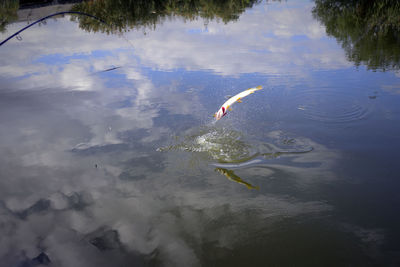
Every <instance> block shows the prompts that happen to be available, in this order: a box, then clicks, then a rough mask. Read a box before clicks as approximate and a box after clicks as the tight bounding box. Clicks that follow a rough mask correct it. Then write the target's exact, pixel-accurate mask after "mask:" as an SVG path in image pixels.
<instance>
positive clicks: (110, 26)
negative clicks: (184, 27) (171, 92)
mask: <svg viewBox="0 0 400 267" xmlns="http://www.w3.org/2000/svg"><path fill="white" fill-rule="evenodd" d="M257 2H259V1H257V0H223V1H218V0H208V1H204V0H203V1H202V0H182V1H173V0H167V1H162V0H97V1H88V2H82V3H79V4H76V5H75V6H74V7H73V9H72V11H79V12H84V13H87V14H91V15H93V16H96V17H98V18H101V19H102V20H103V21H104V22H105V23H102V22H100V21H96V20H93V19H91V18H86V17H82V16H75V17H74V20H77V21H78V22H79V26H80V27H81V28H82V29H84V30H87V31H93V32H97V31H101V32H107V33H118V32H124V31H127V30H130V29H138V28H153V29H154V28H155V27H156V25H157V24H159V23H162V22H163V21H164V20H165V19H168V18H171V17H172V16H180V17H183V18H184V19H187V20H194V19H196V18H198V17H201V18H204V19H207V20H212V19H220V20H222V21H223V22H224V23H227V22H229V21H235V20H237V19H238V18H239V15H240V14H241V13H242V12H244V10H245V9H246V8H250V7H252V6H253V5H254V4H255V3H257Z"/></svg>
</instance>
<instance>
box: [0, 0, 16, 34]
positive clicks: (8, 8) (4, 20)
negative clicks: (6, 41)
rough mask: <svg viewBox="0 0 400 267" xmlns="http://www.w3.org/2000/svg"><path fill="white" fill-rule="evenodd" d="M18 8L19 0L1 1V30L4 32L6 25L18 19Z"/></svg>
mask: <svg viewBox="0 0 400 267" xmlns="http://www.w3.org/2000/svg"><path fill="white" fill-rule="evenodd" d="M18 8H19V3H18V1H17V0H2V1H0V32H4V31H5V29H6V25H7V24H8V23H10V22H12V21H14V20H16V19H17V11H18Z"/></svg>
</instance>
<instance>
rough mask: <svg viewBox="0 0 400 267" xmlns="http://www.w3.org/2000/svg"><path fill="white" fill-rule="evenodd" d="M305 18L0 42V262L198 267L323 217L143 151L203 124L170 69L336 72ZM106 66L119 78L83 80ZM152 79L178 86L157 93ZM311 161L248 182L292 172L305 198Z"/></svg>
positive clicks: (275, 12) (271, 15)
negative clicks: (289, 223)
mask: <svg viewBox="0 0 400 267" xmlns="http://www.w3.org/2000/svg"><path fill="white" fill-rule="evenodd" d="M281 5H284V6H285V8H283V9H282V8H281V7H282V6H281ZM310 10H311V4H310V5H308V6H307V8H306V12H304V8H303V6H297V4H291V3H283V4H271V5H264V4H261V5H259V6H257V7H256V8H255V9H252V10H251V11H248V12H246V13H244V14H243V15H242V16H241V17H240V20H239V21H238V22H237V23H229V24H227V25H223V24H219V23H217V22H214V21H210V22H209V23H208V25H207V30H204V31H203V30H201V31H193V29H205V26H204V21H201V20H200V21H190V22H186V23H183V22H182V21H181V20H179V19H174V20H171V21H165V22H164V24H163V25H160V26H159V27H158V28H157V31H155V32H149V33H148V34H146V35H143V34H142V33H141V32H134V31H132V32H129V33H126V34H125V37H126V38H128V39H129V40H130V42H131V43H132V44H133V48H132V47H131V45H130V44H129V43H127V42H126V41H125V40H123V39H122V38H118V37H117V36H111V35H105V34H89V33H85V32H82V31H81V30H80V29H79V28H78V26H77V24H75V23H73V22H70V21H68V20H67V19H59V20H54V21H53V20H52V21H49V22H48V23H47V25H43V26H41V27H37V28H36V29H35V30H32V31H27V32H24V35H23V41H21V42H18V41H16V40H12V41H10V42H8V43H7V45H5V46H4V47H2V50H1V53H2V56H1V57H0V58H1V63H2V64H0V77H1V80H2V82H3V81H4V83H2V85H1V89H2V91H1V92H0V101H1V103H0V114H1V115H0V116H1V117H0V118H1V123H2V127H1V128H0V136H1V139H0V140H1V141H0V149H1V151H2V154H1V158H0V159H1V160H0V176H1V180H0V195H1V201H0V202H1V205H0V229H1V232H2V238H1V240H0V260H1V262H2V264H4V265H6V266H18V264H20V263H21V262H23V261H25V260H28V261H29V260H32V259H35V258H36V257H37V256H38V255H40V253H41V252H45V253H46V255H48V256H49V258H50V260H51V262H52V264H54V265H55V266H85V267H87V266H113V265H118V264H121V265H122V264H127V263H130V264H132V263H135V264H137V265H138V266H141V265H148V264H149V263H157V260H160V261H161V262H162V263H163V265H165V266H200V265H202V264H203V261H204V259H203V258H202V257H201V256H202V255H210V254H212V253H211V251H212V250H214V249H221V250H222V251H228V252H229V251H233V250H234V249H236V248H237V247H238V246H239V245H240V244H241V243H242V242H251V240H249V237H252V236H257V235H259V234H266V233H268V231H272V230H271V229H274V227H277V226H276V225H277V223H279V222H280V221H282V220H284V219H287V218H293V217H296V216H300V215H307V216H313V215H316V214H320V213H323V212H327V211H330V210H331V209H332V207H331V206H330V205H328V204H327V203H325V202H324V201H321V200H302V199H300V198H296V197H291V196H288V195H286V194H277V193H273V192H269V191H263V192H262V193H258V191H257V192H255V193H254V192H253V191H252V192H248V191H247V190H246V188H244V190H243V188H242V187H237V185H236V184H234V183H229V181H228V184H227V182H226V181H225V180H226V179H221V176H220V175H218V173H215V172H214V171H213V168H207V167H205V168H201V170H200V171H197V170H188V169H187V168H185V166H187V165H184V164H182V163H185V160H186V157H185V156H182V155H181V154H179V152H176V153H168V154H162V153H159V152H157V151H156V150H155V148H156V147H157V144H158V143H160V142H163V141H164V140H170V139H171V138H172V136H173V135H174V134H176V132H177V129H179V124H183V123H182V120H183V119H184V118H189V120H190V123H192V124H194V123H197V122H199V121H201V119H203V115H201V114H200V112H196V111H199V110H205V109H206V107H204V104H203V102H202V101H201V99H202V96H201V94H200V92H199V90H200V89H199V88H195V90H194V93H187V92H185V93H184V92H182V89H181V81H180V80H179V78H180V76H179V73H180V71H181V70H182V69H183V70H184V71H200V70H207V73H208V74H209V72H211V73H213V74H217V75H219V74H220V75H231V76H237V75H240V74H243V73H262V74H282V73H290V74H293V75H305V74H304V73H303V72H307V71H310V70H313V69H332V68H333V69H335V68H343V67H347V66H348V65H349V64H348V63H347V62H346V60H345V57H344V54H343V52H342V51H341V49H340V48H339V47H337V46H335V45H332V44H333V41H332V40H329V39H324V38H325V36H324V30H323V29H322V28H321V26H320V25H319V24H318V23H317V22H315V21H313V20H312V19H311V13H310V12H307V11H310ZM21 26H22V24H21V23H17V24H13V25H10V26H9V28H8V30H9V31H13V30H15V29H16V28H19V27H21ZM193 32H194V33H193ZM189 34H190V38H189V37H188V36H189ZM321 39H322V40H323V41H322V42H321ZM3 53H4V54H3ZM3 55H6V56H3ZM49 56H52V57H53V58H52V59H51V60H50V59H49ZM50 58H51V57H50ZM115 65H118V66H122V67H121V68H120V69H117V70H114V71H113V72H112V73H111V72H105V73H99V74H94V73H95V72H97V71H101V70H105V69H108V68H110V66H115ZM157 71H160V72H163V71H172V73H171V75H172V76H173V75H176V76H177V77H175V78H168V79H166V81H165V82H164V83H160V82H158V80H157V79H155V78H154V77H152V76H151V75H155V74H154V73H156V72H157ZM209 75H210V76H211V75H212V74H209ZM160 84H161V85H160ZM204 113H207V112H204ZM174 123H175V124H174ZM190 123H189V124H190ZM176 125H178V126H176ZM180 127H183V128H186V129H187V128H189V127H190V125H189V126H187V125H184V126H180ZM186 129H185V130H186ZM312 145H313V147H317V146H318V144H316V143H313V144H312ZM319 148H323V147H322V146H319ZM324 155H325V157H326V158H324V161H323V162H322V163H321V161H322V160H321V157H320V156H321V155H320V154H309V156H305V157H295V158H293V162H295V163H299V164H301V163H310V162H311V163H321V164H315V166H314V165H312V167H309V168H302V167H301V166H297V167H288V166H286V165H285V164H282V165H280V164H279V163H276V162H275V163H276V164H271V166H270V168H269V169H264V170H260V169H251V170H248V171H247V174H254V176H256V177H262V178H263V179H264V178H268V177H270V176H271V175H272V174H276V172H277V170H280V171H281V172H282V173H283V174H284V175H283V177H293V176H291V175H293V174H294V173H296V175H298V176H299V177H300V178H301V179H300V180H298V181H296V182H297V183H298V184H299V185H300V186H307V183H306V182H307V180H306V178H307V177H316V176H317V177H318V175H319V176H323V177H328V178H334V177H332V173H331V172H330V171H329V170H330V168H331V166H332V164H333V163H332V162H333V161H334V159H335V156H337V155H336V154H335V153H332V154H329V153H324ZM203 164H204V163H203ZM201 167H202V166H201ZM252 172H253V173H252ZM310 173H311V174H312V175H310ZM260 181H263V180H260ZM265 182H266V181H264V183H265ZM267 182H268V181H267ZM249 218H250V219H249Z"/></svg>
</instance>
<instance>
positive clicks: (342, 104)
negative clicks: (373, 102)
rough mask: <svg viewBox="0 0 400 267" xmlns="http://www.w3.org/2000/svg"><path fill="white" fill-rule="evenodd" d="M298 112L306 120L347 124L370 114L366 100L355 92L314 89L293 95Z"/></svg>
mask: <svg viewBox="0 0 400 267" xmlns="http://www.w3.org/2000/svg"><path fill="white" fill-rule="evenodd" d="M293 97H294V99H293V100H294V102H295V105H296V107H297V109H298V110H301V111H302V112H303V114H304V116H305V117H306V118H308V119H311V120H314V121H320V122H327V123H348V122H354V121H357V120H361V119H364V118H366V117H367V116H368V114H369V113H370V105H369V101H368V98H367V97H365V96H363V95H360V94H357V92H355V91H349V92H346V93H343V92H338V91H335V90H329V89H328V88H325V89H324V88H320V89H317V88H314V89H308V90H301V91H299V92H298V93H295V94H294V95H293Z"/></svg>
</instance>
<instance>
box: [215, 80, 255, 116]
mask: <svg viewBox="0 0 400 267" xmlns="http://www.w3.org/2000/svg"><path fill="white" fill-rule="evenodd" d="M261 89H262V86H261V85H260V86H257V87H255V88H250V89H247V90H245V91H243V92H241V93H239V94H237V95H235V96H232V97H231V98H229V99H228V100H227V101H226V102H225V103H224V104H223V105H222V106H221V107H220V109H219V110H218V111H217V112H216V113H215V114H214V117H215V119H216V120H219V119H221V118H222V117H223V116H225V115H226V113H227V112H228V110H232V109H231V108H230V107H231V106H232V105H233V104H234V103H235V102H239V103H241V102H242V100H241V99H242V98H243V97H246V96H248V95H250V94H252V93H254V92H255V91H258V90H261Z"/></svg>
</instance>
